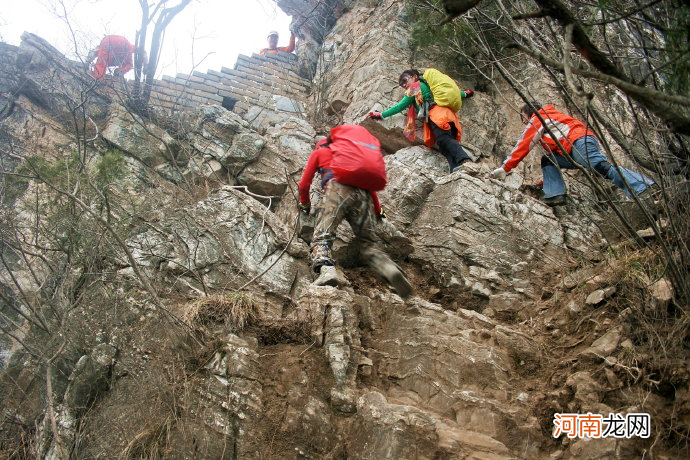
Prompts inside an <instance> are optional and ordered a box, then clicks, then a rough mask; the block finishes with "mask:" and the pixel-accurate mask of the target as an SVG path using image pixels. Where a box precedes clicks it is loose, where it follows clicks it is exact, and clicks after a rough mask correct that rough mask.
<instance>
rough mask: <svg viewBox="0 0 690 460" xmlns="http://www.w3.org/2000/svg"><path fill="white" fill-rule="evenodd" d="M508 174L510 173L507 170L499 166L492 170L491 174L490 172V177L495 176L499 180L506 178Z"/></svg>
mask: <svg viewBox="0 0 690 460" xmlns="http://www.w3.org/2000/svg"><path fill="white" fill-rule="evenodd" d="M506 174H508V173H507V172H506V170H505V169H503V168H497V169H494V170H493V171H491V174H489V177H493V178H494V179H498V180H503V179H505V178H506Z"/></svg>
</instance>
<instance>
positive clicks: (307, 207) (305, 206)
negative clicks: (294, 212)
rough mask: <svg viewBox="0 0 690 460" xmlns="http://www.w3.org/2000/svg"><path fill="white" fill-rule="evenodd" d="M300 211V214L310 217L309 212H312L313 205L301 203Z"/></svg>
mask: <svg viewBox="0 0 690 460" xmlns="http://www.w3.org/2000/svg"><path fill="white" fill-rule="evenodd" d="M299 210H300V212H303V213H304V215H306V216H308V215H309V212H310V211H311V203H300V204H299Z"/></svg>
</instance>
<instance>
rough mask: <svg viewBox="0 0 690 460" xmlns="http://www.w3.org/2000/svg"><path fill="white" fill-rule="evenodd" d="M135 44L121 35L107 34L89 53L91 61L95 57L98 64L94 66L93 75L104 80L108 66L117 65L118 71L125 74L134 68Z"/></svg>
mask: <svg viewBox="0 0 690 460" xmlns="http://www.w3.org/2000/svg"><path fill="white" fill-rule="evenodd" d="M132 53H134V45H132V44H131V43H130V42H129V40H127V39H126V38H125V37H123V36H121V35H107V36H105V37H104V38H103V40H101V43H100V44H99V45H98V47H97V48H96V49H95V50H93V51H91V52H90V53H89V59H88V61H89V63H91V62H92V61H93V60H94V58H95V59H96V64H95V65H94V67H93V77H94V78H95V79H96V80H102V79H103V78H104V77H105V74H106V72H107V71H108V67H117V69H116V70H115V71H116V72H117V73H119V74H121V75H124V74H126V73H127V72H129V71H130V70H132V69H133V68H134V65H133V63H132Z"/></svg>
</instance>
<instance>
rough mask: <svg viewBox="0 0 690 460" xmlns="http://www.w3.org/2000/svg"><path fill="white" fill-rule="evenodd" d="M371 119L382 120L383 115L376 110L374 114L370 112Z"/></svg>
mask: <svg viewBox="0 0 690 460" xmlns="http://www.w3.org/2000/svg"><path fill="white" fill-rule="evenodd" d="M369 118H373V119H374V120H381V119H382V118H383V116H382V115H381V112H378V111H376V110H374V111H373V112H369Z"/></svg>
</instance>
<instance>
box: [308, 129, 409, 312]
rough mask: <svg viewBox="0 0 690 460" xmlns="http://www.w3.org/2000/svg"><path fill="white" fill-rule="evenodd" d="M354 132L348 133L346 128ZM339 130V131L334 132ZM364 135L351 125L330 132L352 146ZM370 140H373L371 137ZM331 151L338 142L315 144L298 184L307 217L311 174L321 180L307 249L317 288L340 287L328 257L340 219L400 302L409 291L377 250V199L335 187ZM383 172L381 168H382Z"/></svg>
mask: <svg viewBox="0 0 690 460" xmlns="http://www.w3.org/2000/svg"><path fill="white" fill-rule="evenodd" d="M352 127H354V128H357V129H350V128H352ZM339 128H341V129H342V130H341V131H338V129H339ZM361 132H366V134H367V135H368V136H371V134H369V133H368V132H367V131H366V130H365V129H364V128H362V127H360V126H354V125H343V126H338V127H336V128H334V129H333V131H332V132H331V134H332V136H335V135H334V134H333V133H336V134H337V135H338V136H340V135H345V136H350V138H351V139H352V140H353V141H354V142H362V141H360V140H359V139H358V138H357V136H358V135H359V133H361ZM371 137H373V136H371ZM332 148H333V149H337V148H338V142H332V140H331V137H329V138H328V139H323V140H321V141H319V142H318V143H317V144H316V149H315V150H314V151H313V152H312V153H311V156H310V157H309V161H308V162H307V166H306V167H305V168H304V173H303V174H302V179H301V180H300V183H299V201H300V204H299V206H300V210H301V211H302V212H304V213H305V214H307V215H308V214H309V211H310V210H311V203H310V196H309V192H310V188H311V183H312V180H313V179H314V174H315V173H316V172H318V173H319V174H320V176H321V187H322V189H323V196H322V199H321V201H320V203H319V205H318V210H317V211H316V223H315V225H314V236H313V238H312V241H311V246H310V258H311V266H312V269H313V270H314V272H315V273H316V274H318V275H319V276H318V278H317V279H316V281H314V284H315V285H317V286H326V285H328V286H338V285H339V284H341V281H340V279H339V278H338V274H337V271H336V269H335V261H334V260H333V258H332V255H331V247H332V245H333V240H335V233H336V230H337V228H338V225H339V224H340V222H342V220H343V218H344V219H347V221H348V222H349V223H350V227H352V231H353V232H354V233H355V236H356V241H357V242H358V243H359V244H360V245H361V251H360V253H361V255H362V257H363V258H364V259H365V260H366V261H367V263H368V264H369V265H370V266H371V267H372V268H373V269H374V271H376V272H377V273H378V274H379V275H381V276H382V277H383V278H384V279H385V280H386V281H387V282H388V283H389V284H390V285H392V286H393V287H394V288H395V291H396V292H397V293H398V295H400V297H402V298H403V299H405V298H407V297H409V296H410V294H411V293H412V287H411V286H410V284H409V283H408V281H407V279H406V278H405V276H404V275H403V273H402V271H401V270H400V268H399V267H398V266H397V265H396V264H395V263H394V262H393V261H392V260H391V259H390V257H388V255H387V254H386V253H384V252H383V251H382V250H381V249H379V247H378V244H377V240H378V239H377V237H376V234H375V227H376V220H377V216H378V218H383V217H384V215H383V212H382V210H381V205H380V204H379V199H378V196H377V195H376V192H374V191H368V190H365V189H362V188H358V187H354V186H351V185H345V184H341V183H339V182H338V181H337V180H336V179H335V175H334V173H333V170H332V169H331V161H332V159H333V150H332ZM384 168H385V166H384Z"/></svg>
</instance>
